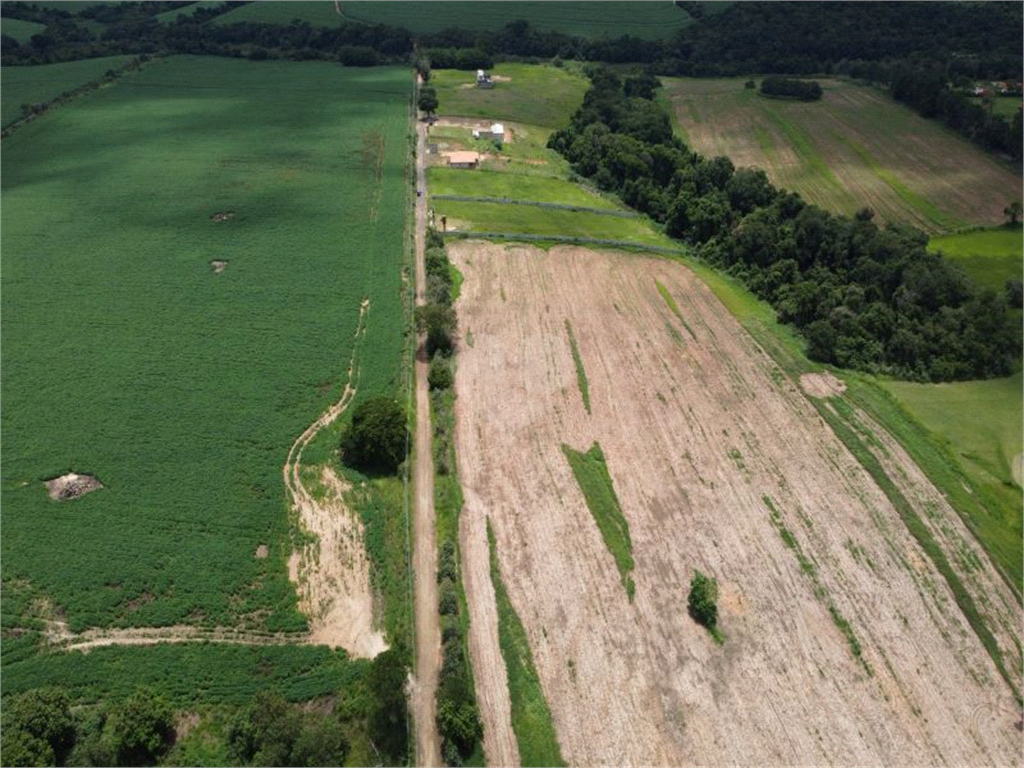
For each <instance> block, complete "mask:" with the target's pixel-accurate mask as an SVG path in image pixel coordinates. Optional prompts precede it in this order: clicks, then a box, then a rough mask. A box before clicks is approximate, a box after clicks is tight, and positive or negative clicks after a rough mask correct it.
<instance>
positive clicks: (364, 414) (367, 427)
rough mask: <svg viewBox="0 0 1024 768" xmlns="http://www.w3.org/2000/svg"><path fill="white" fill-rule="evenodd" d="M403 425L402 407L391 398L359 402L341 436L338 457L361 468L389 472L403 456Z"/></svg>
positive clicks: (404, 441) (404, 427)
mask: <svg viewBox="0 0 1024 768" xmlns="http://www.w3.org/2000/svg"><path fill="white" fill-rule="evenodd" d="M406 428H407V427H406V417H405V410H404V409H403V408H402V406H401V405H399V403H398V402H397V401H396V400H395V399H394V398H391V397H374V398H371V399H369V400H366V401H364V402H362V403H360V404H359V405H358V406H356V409H355V411H353V413H352V425H351V426H350V427H349V428H348V430H347V431H346V432H345V435H344V437H342V440H341V458H342V461H344V462H345V464H347V465H348V466H350V467H354V468H355V469H359V470H362V471H364V472H370V473H373V474H393V473H394V472H395V471H396V470H397V469H398V465H399V464H401V463H402V461H404V460H405V446H406Z"/></svg>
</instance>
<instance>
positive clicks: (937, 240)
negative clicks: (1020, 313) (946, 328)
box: [928, 225, 1024, 292]
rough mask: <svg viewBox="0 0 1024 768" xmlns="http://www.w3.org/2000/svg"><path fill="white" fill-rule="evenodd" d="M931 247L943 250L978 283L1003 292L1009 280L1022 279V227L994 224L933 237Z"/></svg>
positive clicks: (1023, 236)
mask: <svg viewBox="0 0 1024 768" xmlns="http://www.w3.org/2000/svg"><path fill="white" fill-rule="evenodd" d="M928 250H930V251H942V253H943V254H945V255H946V256H947V257H948V258H950V259H951V260H953V261H955V262H956V263H957V264H959V265H960V266H961V267H963V268H964V271H966V272H967V274H969V275H970V276H971V277H972V278H973V279H974V280H975V281H976V282H977V283H978V284H979V285H982V286H985V287H986V288H992V289H993V290H994V291H996V292H1001V291H1002V290H1003V286H1004V285H1005V284H1006V281H1007V280H1020V279H1021V264H1022V261H1024V233H1022V230H1021V227H1020V226H1019V225H1018V226H1016V227H1008V226H1002V227H995V228H992V229H980V230H975V231H973V232H963V233H960V234H956V235H943V236H941V237H933V238H931V239H930V240H929V241H928Z"/></svg>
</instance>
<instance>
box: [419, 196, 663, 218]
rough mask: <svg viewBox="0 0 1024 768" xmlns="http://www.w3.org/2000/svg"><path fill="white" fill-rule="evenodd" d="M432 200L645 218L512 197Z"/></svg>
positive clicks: (605, 209)
mask: <svg viewBox="0 0 1024 768" xmlns="http://www.w3.org/2000/svg"><path fill="white" fill-rule="evenodd" d="M430 199H431V200H449V201H452V202H459V203H499V204H503V205H532V206H535V207H537V208H553V209H556V210H560V211H576V212H580V213H597V214H600V215H602V216H617V217H618V218H620V219H640V218H643V217H642V216H641V215H640V214H639V213H636V212H634V211H620V210H616V209H614V208H590V207H588V206H585V205H570V204H568V203H545V202H541V201H539V200H514V199H512V198H511V197H472V196H467V195H431V196H430Z"/></svg>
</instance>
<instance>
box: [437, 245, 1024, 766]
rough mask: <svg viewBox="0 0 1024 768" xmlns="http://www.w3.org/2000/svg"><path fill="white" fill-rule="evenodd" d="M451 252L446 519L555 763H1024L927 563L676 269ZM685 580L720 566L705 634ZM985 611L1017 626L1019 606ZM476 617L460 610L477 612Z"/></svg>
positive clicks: (1014, 714) (579, 252)
mask: <svg viewBox="0 0 1024 768" xmlns="http://www.w3.org/2000/svg"><path fill="white" fill-rule="evenodd" d="M449 253H450V254H451V256H452V260H453V262H454V263H455V264H456V265H457V266H458V267H459V269H461V270H462V272H463V275H464V277H465V281H464V283H463V285H462V293H461V297H460V299H459V301H458V305H457V310H458V313H459V324H460V328H461V329H462V333H463V334H465V335H468V334H470V333H471V334H472V337H473V346H472V347H470V346H469V345H464V346H463V347H462V348H461V350H460V356H459V366H458V371H457V373H456V387H457V389H458V394H459V397H458V401H457V402H458V411H457V422H456V442H457V449H458V450H457V455H458V463H459V474H460V479H461V481H462V484H463V488H464V494H465V499H466V502H465V506H464V508H463V511H462V525H463V526H464V528H463V530H464V531H465V530H467V529H472V530H479V528H481V527H482V526H483V525H484V522H483V521H484V520H485V519H486V518H488V517H489V518H490V519H491V522H492V525H493V528H494V533H495V537H496V541H497V554H498V559H499V564H500V568H501V571H502V576H503V578H504V580H505V583H506V585H507V588H508V592H509V596H510V598H511V601H512V604H513V606H514V607H515V609H516V611H517V612H518V614H519V616H520V618H521V619H522V622H523V625H524V627H525V629H526V633H527V637H528V639H529V643H530V648H531V650H532V652H533V658H534V662H535V664H536V667H537V672H538V675H539V677H540V680H541V685H542V688H543V691H544V694H545V696H546V698H547V700H548V703H549V705H550V708H551V712H552V718H553V721H554V724H555V730H556V733H557V736H558V740H559V744H560V746H561V750H562V754H563V755H564V757H565V759H566V761H567V762H568V763H570V764H572V765H593V766H598V765H623V766H625V765H685V764H700V765H725V764H741V765H782V764H785V765H854V764H859V765H867V764H870V765H877V764H907V765H909V764H916V765H948V764H957V765H1013V764H1019V760H1020V754H1021V747H1022V737H1021V733H1020V732H1019V731H1018V730H1017V729H1016V728H1015V727H1014V726H1015V725H1016V723H1017V721H1018V720H1019V719H1020V707H1019V705H1017V703H1016V702H1015V700H1014V697H1013V694H1012V692H1011V690H1010V689H1009V687H1008V686H1007V685H1006V684H1005V683H1004V682H1003V680H1002V679H1001V677H1000V675H999V673H998V672H997V670H996V669H995V666H994V664H993V663H992V661H991V659H990V658H989V656H988V655H987V654H986V652H985V650H984V648H983V647H982V646H981V643H980V641H979V640H978V638H977V637H976V635H975V634H974V633H973V632H972V631H971V629H970V627H969V626H968V624H967V622H966V620H965V619H964V617H963V615H962V614H961V613H960V612H959V609H958V608H957V606H956V602H955V600H954V598H953V596H952V594H951V592H950V591H949V589H948V588H947V586H946V584H945V582H944V580H943V578H942V577H941V575H940V574H939V573H938V572H937V571H936V569H935V568H934V567H933V566H932V563H931V561H930V560H929V558H928V556H927V555H926V554H925V553H924V552H923V551H922V550H921V549H920V547H919V545H918V544H917V542H916V540H915V539H914V538H913V537H912V536H911V535H910V534H909V533H908V531H907V529H906V527H905V525H904V524H903V522H902V521H901V519H900V517H899V515H898V514H897V512H896V510H895V509H894V508H893V507H892V506H891V504H890V503H889V501H888V499H887V498H886V496H885V494H884V493H882V491H881V490H880V489H879V488H878V487H877V486H876V485H875V484H874V482H873V480H872V479H871V477H870V476H869V475H867V474H866V473H865V472H864V471H863V470H862V468H861V467H860V465H859V464H858V462H857V461H856V459H855V458H854V457H853V456H851V455H850V454H849V453H848V452H847V450H846V449H845V447H844V446H843V445H842V444H841V443H840V442H839V441H838V440H837V439H836V438H835V436H834V435H833V434H832V432H831V430H830V429H829V428H828V426H827V425H826V424H825V423H824V422H823V421H822V420H821V418H820V417H819V416H818V414H817V412H816V410H815V409H814V408H813V407H812V405H811V403H810V402H809V401H808V399H807V395H805V394H804V393H803V392H802V391H801V389H800V388H799V386H798V385H797V384H796V383H795V382H792V381H790V380H788V379H787V378H786V377H785V376H784V375H783V374H782V372H781V371H779V370H778V369H777V367H776V366H775V364H774V362H773V361H772V360H771V358H770V357H769V356H768V355H767V354H765V352H764V351H763V350H762V349H761V348H760V347H759V346H758V345H757V344H756V343H755V342H754V341H753V339H752V338H751V337H750V336H749V334H747V333H746V332H745V331H744V330H743V329H742V328H741V327H740V326H739V324H738V323H737V322H736V320H735V319H734V318H733V317H732V315H730V314H729V312H728V310H726V309H725V307H723V306H722V304H721V303H720V302H719V301H718V300H717V299H716V298H715V296H714V295H713V294H712V293H711V292H710V291H709V290H708V289H707V288H706V286H705V285H704V284H703V283H702V282H701V281H700V280H698V279H697V278H696V277H695V276H694V275H693V274H692V273H691V272H690V271H689V270H688V269H687V268H686V267H685V266H683V265H681V264H678V263H673V262H669V261H666V260H656V259H649V258H644V257H639V256H634V255H629V254H613V253H609V252H593V251H588V250H584V249H580V248H569V247H554V248H552V249H550V251H548V252H545V251H542V250H539V249H536V248H531V247H526V246H502V245H499V244H493V243H480V242H473V241H463V242H459V243H454V244H451V245H449ZM656 281H657V283H661V284H662V285H664V286H665V288H666V289H667V290H668V292H669V293H670V294H671V296H672V297H673V299H674V301H675V303H676V304H677V306H678V310H679V312H680V314H681V316H682V319H679V318H677V317H676V316H675V314H674V313H673V311H672V310H671V309H670V308H669V307H668V306H667V304H666V302H665V300H664V299H663V298H662V296H661V295H660V294H659V291H658V288H657V284H656ZM566 320H569V321H570V323H571V324H572V327H573V332H574V336H575V338H576V341H577V345H578V349H579V354H580V357H581V359H582V363H583V367H584V369H585V371H586V376H587V379H588V381H589V392H590V401H591V408H592V414H588V413H587V412H586V410H585V409H584V407H583V403H582V398H581V396H580V390H579V388H578V386H577V379H576V369H575V365H574V362H573V356H572V351H571V349H570V345H569V341H568V338H567V334H566V332H565V321H566ZM595 440H597V441H599V443H600V445H601V447H602V449H603V451H604V454H605V456H606V459H607V464H608V470H609V472H610V474H611V477H612V480H613V483H614V487H615V490H616V492H617V494H618V497H619V500H620V502H621V506H622V510H623V513H624V515H625V517H626V518H627V520H628V521H629V525H630V529H631V530H630V532H631V537H632V541H633V555H634V559H635V561H636V568H635V571H634V572H633V577H634V579H635V581H636V596H635V600H634V601H633V602H632V603H631V602H630V601H629V600H628V599H627V597H626V594H625V590H623V588H622V585H621V582H620V578H619V573H618V570H617V568H616V565H615V561H614V559H613V558H612V555H611V554H610V553H609V552H608V550H607V549H606V547H605V545H604V543H603V541H602V538H601V535H600V533H599V531H598V529H597V526H596V525H595V523H594V520H593V518H592V516H591V514H590V512H589V511H588V509H587V507H586V505H585V503H584V500H583V497H582V494H581V492H580V489H579V487H578V486H577V484H576V480H575V478H574V477H573V474H572V471H571V470H570V468H569V466H568V463H567V461H566V459H565V456H564V455H563V453H562V451H561V448H560V446H561V444H562V443H567V444H568V445H570V446H572V447H573V448H575V449H577V450H586V449H587V448H589V447H590V445H591V444H592V443H593V442H594V441H595ZM894 455H895V454H894ZM915 476H916V475H915ZM922 482H926V481H922ZM769 504H770V505H771V507H770V506H769ZM771 508H774V509H776V510H777V522H773V516H772V511H771ZM947 520H948V521H949V522H951V523H955V515H953V516H952V517H948V516H947ZM779 525H781V526H784V528H785V530H786V531H787V533H788V536H787V537H786V538H784V536H783V535H782V534H781V531H780V529H779V528H778V527H777V526H779ZM787 542H788V543H789V544H791V545H792V546H790V545H788V543H787ZM797 547H798V548H799V549H797ZM467 549H468V547H467ZM798 553H799V554H800V555H801V557H802V558H803V560H799V559H798V557H797V555H798ZM984 567H987V566H984ZM696 569H699V570H701V571H703V572H704V573H706V574H709V575H711V576H714V577H716V578H717V579H718V583H719V586H720V600H719V610H720V619H719V621H720V628H721V630H722V631H723V632H724V634H725V641H724V644H723V645H718V644H716V643H715V642H714V641H713V640H712V638H711V637H710V635H709V634H708V633H707V632H706V631H705V630H704V629H703V628H702V627H700V626H698V625H696V624H695V623H694V622H693V620H692V619H691V618H690V617H689V615H688V614H687V611H686V597H687V591H688V587H689V582H690V579H691V578H692V576H693V573H694V570H696ZM985 583H986V585H987V586H990V588H991V589H993V590H1003V591H1005V590H1006V588H1005V587H1004V586H1003V585H1002V584H1001V581H1000V579H998V578H993V579H986V581H985ZM993 603H998V605H999V606H1001V609H1000V610H1008V611H1010V612H1012V613H1013V615H1014V617H1015V618H1016V621H1015V622H1014V626H1016V627H1018V628H1019V627H1020V626H1021V623H1022V612H1021V607H1020V604H1019V603H1017V602H1016V600H1015V599H1014V597H1013V595H1011V594H1008V593H1007V594H1000V595H998V599H997V597H996V596H993ZM833 612H834V615H835V617H836V618H835V619H834V618H833ZM480 615H481V614H480V612H479V610H478V609H477V607H476V605H475V604H474V603H473V602H472V601H471V603H470V622H471V623H470V626H471V627H475V626H477V623H478V621H479V618H480ZM840 619H841V620H845V621H846V622H849V627H850V629H851V630H852V632H853V634H854V636H855V637H856V640H857V641H858V642H859V647H860V657H858V656H857V655H856V654H855V652H854V649H853V646H852V644H851V643H850V642H849V641H848V639H847V637H846V636H845V635H844V633H843V631H842V630H841V628H840V626H839V624H840V621H839V620H840ZM1018 638H1019V632H1018ZM1008 645H1009V646H1010V647H1009V648H1006V649H1005V651H1006V653H1007V657H1006V658H1007V664H1008V666H1010V667H1014V668H1018V669H1019V665H1020V658H1019V650H1018V649H1016V648H1014V647H1013V644H1012V643H1009V644H1008ZM1018 648H1019V647H1018ZM482 676H483V673H482V672H481V671H478V672H477V677H478V679H480V678H481V677H482ZM1018 679H1019V678H1018Z"/></svg>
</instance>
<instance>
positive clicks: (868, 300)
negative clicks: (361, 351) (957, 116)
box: [548, 67, 1020, 381]
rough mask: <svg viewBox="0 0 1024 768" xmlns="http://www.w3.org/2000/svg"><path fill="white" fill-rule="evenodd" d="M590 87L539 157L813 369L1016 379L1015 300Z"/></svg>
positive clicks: (601, 81) (641, 102)
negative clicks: (773, 323)
mask: <svg viewBox="0 0 1024 768" xmlns="http://www.w3.org/2000/svg"><path fill="white" fill-rule="evenodd" d="M588 74H589V76H590V78H591V87H590V89H589V90H588V91H587V93H586V95H585V97H584V100H583V104H582V105H581V106H580V108H579V110H577V112H576V113H575V114H574V115H573V117H572V120H571V122H570V125H569V126H568V127H566V128H564V129H562V130H560V131H557V132H556V133H554V134H552V136H551V137H550V139H549V142H548V146H549V147H550V148H552V149H554V150H556V151H557V152H559V153H560V154H562V155H563V156H565V157H566V158H567V159H568V160H569V162H570V163H571V164H572V167H573V170H574V171H576V172H577V173H579V174H580V175H581V176H585V177H587V178H589V179H591V180H592V181H593V182H594V183H595V184H597V186H598V187H600V188H601V189H603V190H607V191H611V192H615V193H617V194H618V195H619V196H620V197H621V198H622V200H623V201H624V202H625V203H626V204H627V205H629V206H631V207H633V208H636V209H637V210H640V211H642V212H644V213H646V214H648V215H649V216H650V217H651V218H653V219H654V220H655V221H657V222H660V223H663V224H664V225H665V230H666V232H667V234H668V235H669V236H670V237H673V238H676V239H679V240H683V241H685V242H687V243H689V244H690V245H692V246H693V247H694V248H695V250H696V252H697V254H698V255H699V256H700V257H701V258H703V259H704V260H706V261H708V262H709V263H711V264H713V265H715V266H717V267H719V268H722V269H724V270H726V271H728V272H729V273H731V274H733V275H736V276H737V277H738V278H740V279H741V280H742V281H743V282H744V283H745V284H746V285H747V286H748V287H749V288H750V289H751V290H752V291H753V292H754V293H755V294H756V295H757V296H758V297H759V298H762V299H765V300H767V301H768V302H770V303H771V304H772V306H773V307H774V308H775V310H776V312H777V314H778V317H779V320H780V321H781V322H784V323H789V324H791V325H793V326H795V327H796V328H797V329H798V330H799V331H800V332H801V333H802V334H803V335H804V337H805V338H806V339H807V343H808V347H807V354H808V356H809V357H810V358H812V359H814V360H818V361H820V362H825V363H831V364H834V365H839V366H842V367H847V368H855V369H858V370H864V371H870V372H874V373H885V374H889V375H892V376H896V377H899V378H905V379H913V380H919V381H950V380H955V379H975V378H987V377H992V376H1003V375H1008V374H1009V373H1011V372H1012V370H1013V366H1014V360H1015V358H1016V357H1017V356H1018V355H1019V354H1020V345H1019V341H1020V339H1019V333H1018V332H1017V329H1016V328H1015V326H1014V325H1013V323H1012V322H1011V320H1010V319H1009V316H1008V312H1007V310H1008V296H1010V295H1011V292H1010V291H1009V289H1010V288H1011V286H1008V292H1007V293H1001V294H997V293H995V292H993V291H991V290H987V289H986V290H980V289H979V288H978V287H977V286H976V285H975V284H974V283H973V282H972V281H970V280H969V279H968V278H967V276H966V275H965V274H964V273H963V271H962V270H960V269H959V268H958V267H956V266H955V265H953V264H951V263H950V262H948V261H946V260H945V259H943V258H942V256H941V255H937V254H931V253H928V252H927V251H926V249H925V246H926V245H927V237H926V236H925V235H924V234H923V233H921V232H919V231H917V230H915V229H913V228H911V227H906V226H901V225H895V224H893V225H889V226H888V227H885V228H880V227H879V226H877V225H876V224H875V222H874V221H873V213H872V212H871V211H870V209H867V208H865V209H862V210H861V211H860V212H859V213H858V214H857V215H856V216H854V217H845V216H837V215H834V214H831V213H829V212H827V211H825V210H822V209H821V208H818V207H816V206H814V205H810V204H808V203H806V202H805V201H804V200H803V199H802V198H801V197H800V196H799V195H798V194H796V193H793V192H787V191H785V190H780V189H777V188H775V187H774V186H773V185H772V184H771V183H770V182H769V181H768V178H767V176H766V175H765V173H764V172H763V171H761V170H758V169H751V168H741V169H736V168H735V167H734V166H733V164H732V162H731V161H730V160H729V159H728V158H726V157H716V158H711V159H709V158H705V157H703V156H701V155H699V154H697V153H696V152H692V151H690V150H689V148H688V147H687V146H686V145H685V144H684V143H683V142H682V141H681V140H680V139H679V138H677V137H675V136H673V135H672V128H671V123H670V120H669V116H668V114H667V113H666V112H665V111H664V109H662V107H661V106H659V105H658V104H657V103H656V102H655V101H653V100H650V99H644V98H640V97H636V96H627V95H626V86H625V84H624V83H623V82H622V81H621V80H620V78H619V77H618V76H617V75H616V74H615V73H614V72H612V71H610V70H609V69H607V68H603V67H591V68H590V70H589V73H588ZM1012 295H1013V296H1014V297H1019V292H1012Z"/></svg>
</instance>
